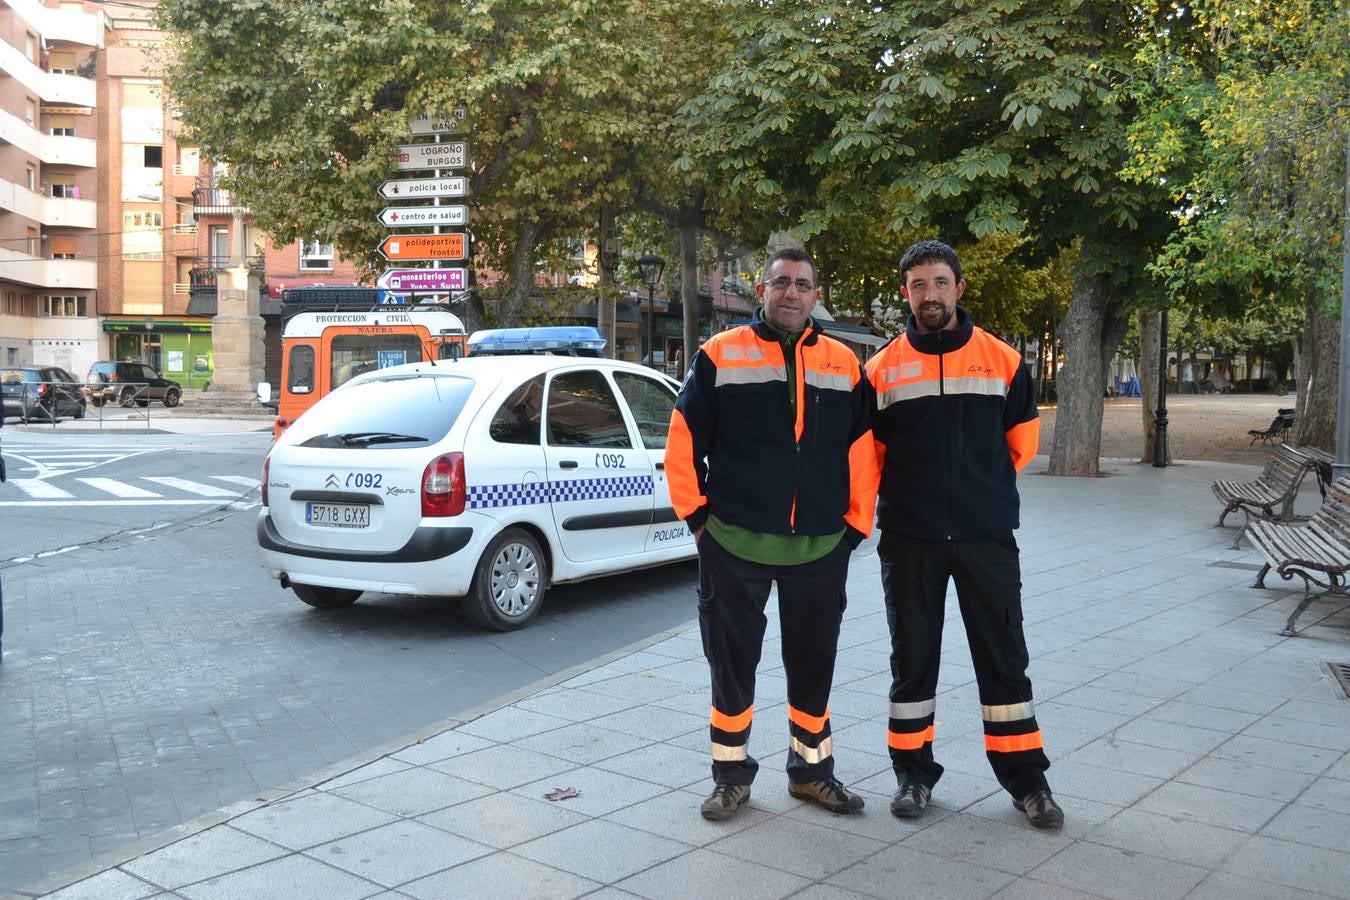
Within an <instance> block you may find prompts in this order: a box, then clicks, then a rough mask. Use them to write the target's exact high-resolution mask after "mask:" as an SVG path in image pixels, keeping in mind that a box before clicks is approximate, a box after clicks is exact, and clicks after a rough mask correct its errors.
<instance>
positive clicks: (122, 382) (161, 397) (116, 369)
mask: <svg viewBox="0 0 1350 900" xmlns="http://www.w3.org/2000/svg"><path fill="white" fill-rule="evenodd" d="M85 380H86V381H88V382H89V387H88V388H87V390H88V391H89V402H90V403H92V404H94V405H95V406H102V405H103V404H104V403H118V404H121V405H122V406H131V405H132V404H138V405H140V406H149V405H150V401H151V400H158V401H160V402H161V403H163V404H164V405H165V406H177V405H178V401H180V400H182V399H183V386H182V385H181V384H179V383H178V382H176V381H170V380H169V379H167V378H165V377H164V376H163V375H161V374H159V373H158V372H156V371H155V370H154V369H152V368H151V367H150V366H147V365H146V364H145V363H139V362H112V361H108V362H96V363H94V364H93V365H92V366H90V367H89V377H88V378H86V379H85Z"/></svg>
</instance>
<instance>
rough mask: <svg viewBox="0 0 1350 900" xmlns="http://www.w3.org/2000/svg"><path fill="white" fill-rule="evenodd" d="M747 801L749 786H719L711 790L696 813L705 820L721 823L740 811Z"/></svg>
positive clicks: (748, 798)
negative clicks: (701, 815)
mask: <svg viewBox="0 0 1350 900" xmlns="http://www.w3.org/2000/svg"><path fill="white" fill-rule="evenodd" d="M749 800H750V785H748V784H719V785H717V786H716V787H714V788H713V792H712V793H711V794H709V795H708V799H707V800H704V801H703V805H702V806H700V807H699V808H698V811H699V812H700V813H702V814H703V818H705V819H711V820H712V821H714V822H721V821H724V820H726V819H730V818H731V817H732V816H734V815H736V810H738V809H740V807H741V804H742V803H747V802H749Z"/></svg>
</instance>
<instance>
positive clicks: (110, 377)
mask: <svg viewBox="0 0 1350 900" xmlns="http://www.w3.org/2000/svg"><path fill="white" fill-rule="evenodd" d="M106 377H107V379H108V380H109V381H116V380H117V373H116V372H109V373H108V375H107V376H106Z"/></svg>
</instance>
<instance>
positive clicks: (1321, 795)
mask: <svg viewBox="0 0 1350 900" xmlns="http://www.w3.org/2000/svg"><path fill="white" fill-rule="evenodd" d="M1295 802H1296V803H1299V804H1301V805H1303V806H1311V807H1314V808H1316V809H1326V810H1331V811H1332V812H1338V813H1342V814H1344V815H1350V781H1340V780H1338V779H1335V778H1319V779H1317V780H1316V781H1314V782H1313V783H1312V784H1311V785H1310V786H1309V787H1308V789H1307V790H1306V791H1304V792H1303V793H1302V794H1301V795H1299V798H1298V800H1296V801H1295Z"/></svg>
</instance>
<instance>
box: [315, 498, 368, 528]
mask: <svg viewBox="0 0 1350 900" xmlns="http://www.w3.org/2000/svg"><path fill="white" fill-rule="evenodd" d="M305 522H306V523H308V524H310V525H322V526H324V527H326V528H366V527H368V526H369V525H370V507H369V506H366V505H364V504H361V503H306V504H305Z"/></svg>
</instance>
